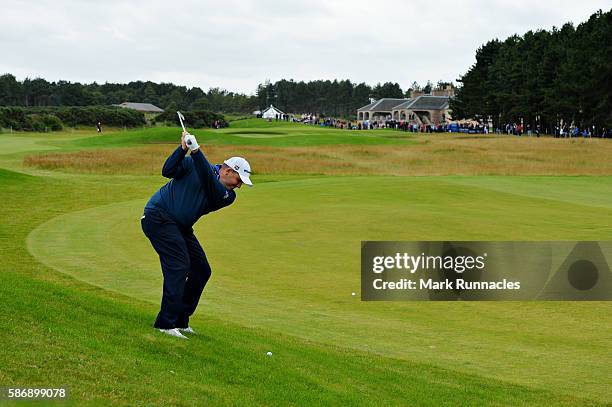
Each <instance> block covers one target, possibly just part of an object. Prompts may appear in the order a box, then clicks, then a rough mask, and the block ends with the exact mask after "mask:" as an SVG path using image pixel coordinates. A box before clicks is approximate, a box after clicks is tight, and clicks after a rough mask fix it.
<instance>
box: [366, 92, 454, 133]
mask: <svg viewBox="0 0 612 407" xmlns="http://www.w3.org/2000/svg"><path fill="white" fill-rule="evenodd" d="M448 102H449V97H448V96H432V95H422V96H417V97H415V98H410V99H392V98H383V99H379V100H376V101H373V102H372V103H370V104H368V105H366V106H363V107H361V108H359V109H357V120H358V121H359V122H360V123H363V122H365V121H368V122H369V123H374V122H377V123H379V124H382V123H384V122H386V121H388V120H396V121H406V120H407V121H408V122H410V123H411V124H416V125H419V126H420V125H429V124H433V125H438V124H444V123H447V122H449V121H450V110H449V107H448Z"/></svg>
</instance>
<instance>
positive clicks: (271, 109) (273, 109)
mask: <svg viewBox="0 0 612 407" xmlns="http://www.w3.org/2000/svg"><path fill="white" fill-rule="evenodd" d="M266 113H272V114H284V113H283V112H282V111H281V110H280V109H279V108H277V107H274V105H270V107H269V108H267V109H266V110H264V111H263V112H262V114H266Z"/></svg>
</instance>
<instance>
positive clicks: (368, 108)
mask: <svg viewBox="0 0 612 407" xmlns="http://www.w3.org/2000/svg"><path fill="white" fill-rule="evenodd" d="M376 103H378V100H375V101H373V102H372V103H368V104H367V105H365V106H362V107H360V108H359V109H357V111H360V110H370V108H371V107H372V106H374V105H375V104H376Z"/></svg>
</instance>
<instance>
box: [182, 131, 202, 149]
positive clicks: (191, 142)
mask: <svg viewBox="0 0 612 407" xmlns="http://www.w3.org/2000/svg"><path fill="white" fill-rule="evenodd" d="M185 144H187V147H188V148H189V149H190V150H191V151H195V150H197V149H198V148H200V145H199V144H198V141H197V140H196V138H195V137H194V135H193V134H187V135H186V136H185Z"/></svg>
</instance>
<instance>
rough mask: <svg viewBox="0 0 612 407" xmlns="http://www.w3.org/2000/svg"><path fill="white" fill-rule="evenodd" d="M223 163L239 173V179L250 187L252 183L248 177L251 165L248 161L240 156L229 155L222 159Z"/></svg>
mask: <svg viewBox="0 0 612 407" xmlns="http://www.w3.org/2000/svg"><path fill="white" fill-rule="evenodd" d="M223 164H225V165H227V166H228V167H230V168H231V169H232V170H234V171H236V172H237V173H238V175H240V180H242V182H243V183H245V184H246V185H248V186H250V187H252V186H253V183H252V182H251V179H250V178H249V177H250V176H251V166H250V165H249V162H248V161H247V160H245V159H244V158H242V157H231V158H228V159H227V160H225V161H223Z"/></svg>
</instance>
